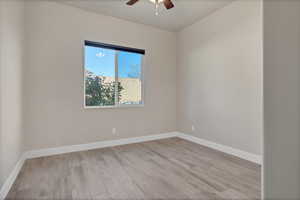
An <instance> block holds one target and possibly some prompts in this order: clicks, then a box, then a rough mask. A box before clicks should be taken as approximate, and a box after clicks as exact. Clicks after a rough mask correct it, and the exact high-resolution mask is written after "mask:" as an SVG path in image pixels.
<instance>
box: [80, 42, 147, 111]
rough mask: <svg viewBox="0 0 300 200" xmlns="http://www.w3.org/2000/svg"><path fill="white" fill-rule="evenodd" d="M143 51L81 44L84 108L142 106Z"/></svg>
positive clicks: (86, 43) (87, 43)
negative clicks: (82, 46) (83, 46)
mask: <svg viewBox="0 0 300 200" xmlns="http://www.w3.org/2000/svg"><path fill="white" fill-rule="evenodd" d="M144 54H145V51H144V50H140V49H134V48H128V47H121V46H116V45H110V44H103V43H96V42H90V41H85V61H84V84H85V88H84V90H85V97H84V105H85V107H86V108H93V107H94V108H97V107H122V106H138V105H143V78H142V77H143V70H142V69H143V68H142V65H143V56H144Z"/></svg>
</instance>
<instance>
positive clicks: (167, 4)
mask: <svg viewBox="0 0 300 200" xmlns="http://www.w3.org/2000/svg"><path fill="white" fill-rule="evenodd" d="M164 5H165V7H166V9H171V8H173V7H174V4H173V3H172V1H171V0H164Z"/></svg>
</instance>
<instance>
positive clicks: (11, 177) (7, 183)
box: [0, 154, 26, 200]
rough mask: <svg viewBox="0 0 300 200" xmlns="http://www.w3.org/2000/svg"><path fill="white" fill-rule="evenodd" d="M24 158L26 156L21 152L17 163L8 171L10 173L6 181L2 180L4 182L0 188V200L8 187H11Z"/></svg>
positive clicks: (6, 192)
mask: <svg viewBox="0 0 300 200" xmlns="http://www.w3.org/2000/svg"><path fill="white" fill-rule="evenodd" d="M25 160H26V157H25V154H23V155H22V156H21V158H20V159H19V161H18V162H17V164H16V165H15V167H14V169H13V170H12V172H11V173H10V175H9V176H8V178H7V179H6V181H5V182H4V184H3V186H2V187H1V190H0V199H1V200H2V199H5V197H6V196H7V194H8V192H9V190H10V188H11V187H12V185H13V184H14V182H15V180H16V178H17V176H18V174H19V173H20V171H21V169H22V166H23V164H24V162H25Z"/></svg>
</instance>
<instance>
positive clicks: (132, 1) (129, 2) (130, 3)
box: [126, 0, 139, 6]
mask: <svg viewBox="0 0 300 200" xmlns="http://www.w3.org/2000/svg"><path fill="white" fill-rule="evenodd" d="M138 1H139V0H129V1H128V2H127V3H126V4H127V5H129V6H132V5H133V4H135V3H136V2H138Z"/></svg>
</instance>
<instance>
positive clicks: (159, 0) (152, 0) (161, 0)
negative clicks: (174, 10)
mask: <svg viewBox="0 0 300 200" xmlns="http://www.w3.org/2000/svg"><path fill="white" fill-rule="evenodd" d="M149 1H150V2H151V3H154V4H156V0H149ZM162 2H164V0H158V3H162Z"/></svg>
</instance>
